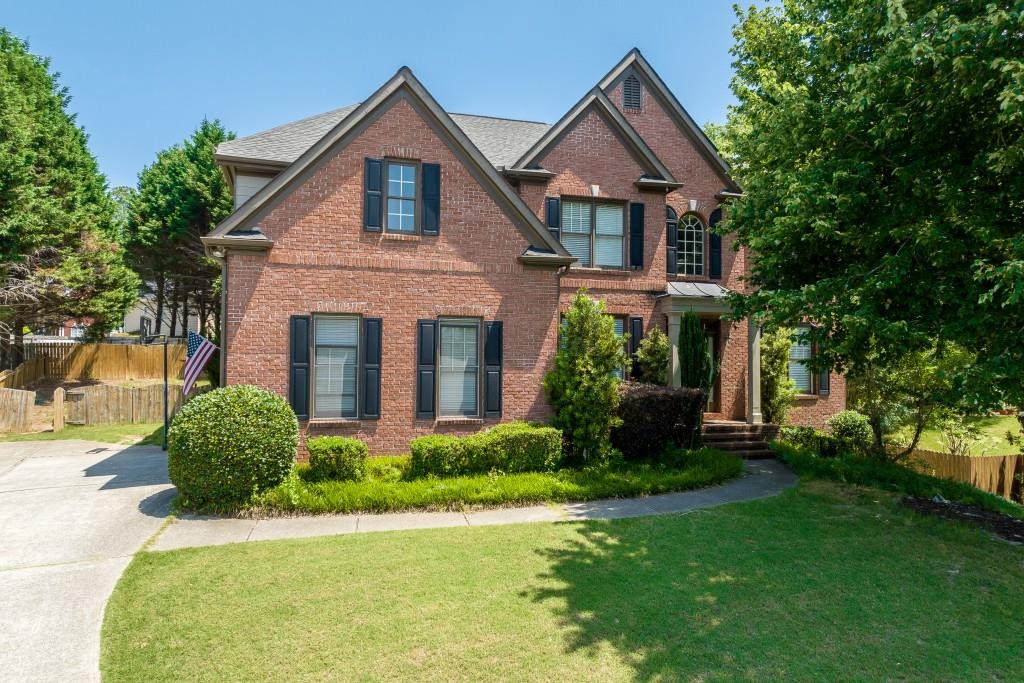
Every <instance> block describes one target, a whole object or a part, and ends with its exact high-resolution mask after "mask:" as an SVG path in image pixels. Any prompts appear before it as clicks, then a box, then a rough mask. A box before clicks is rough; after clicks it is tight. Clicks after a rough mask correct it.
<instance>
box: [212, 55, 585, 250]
mask: <svg viewBox="0 0 1024 683" xmlns="http://www.w3.org/2000/svg"><path fill="white" fill-rule="evenodd" d="M396 98H405V99H407V100H408V101H409V103H410V104H412V105H413V106H414V107H416V108H418V109H419V110H420V112H421V114H422V115H423V116H425V117H428V118H430V119H431V121H432V123H433V124H434V125H436V126H437V127H438V128H439V129H440V130H441V131H442V132H443V133H444V134H447V136H448V137H449V138H450V141H449V144H451V145H452V149H453V150H455V151H456V152H457V153H459V154H460V155H461V156H462V157H463V162H464V163H466V164H467V165H469V166H471V167H475V168H476V170H477V171H478V172H479V176H478V178H479V181H480V183H481V185H482V186H483V188H484V189H485V190H487V191H488V192H489V193H490V195H491V197H492V198H493V199H494V200H495V202H496V203H497V204H498V206H499V207H500V208H501V209H503V210H504V211H505V213H506V214H507V215H508V216H509V217H510V218H511V219H512V221H513V223H515V225H516V227H517V228H519V230H520V231H521V232H522V233H523V235H524V236H525V237H526V239H527V241H528V242H529V243H530V245H532V247H533V249H527V252H529V254H528V256H529V260H530V261H531V262H538V261H539V260H541V259H545V260H546V261H547V262H548V263H551V264H552V265H563V264H568V263H571V262H572V261H575V258H574V257H572V256H571V255H570V254H569V253H568V252H567V251H566V250H565V248H564V247H563V246H562V244H561V243H560V242H559V241H558V239H557V238H555V237H554V236H553V235H552V234H551V233H550V232H549V231H548V229H547V228H546V227H544V225H543V224H542V223H541V222H540V219H539V218H538V217H537V215H536V214H534V213H533V211H532V210H530V208H529V207H528V206H527V205H526V203H525V202H524V201H523V200H522V198H521V197H520V196H519V195H518V194H517V193H516V192H515V191H514V190H513V189H512V187H511V186H510V185H509V184H508V182H506V181H505V179H504V178H502V177H501V176H500V175H499V174H498V171H497V170H496V169H495V168H494V166H493V164H492V163H491V162H490V161H488V159H487V158H486V157H485V156H484V155H483V153H482V152H481V151H480V149H478V148H477V146H476V145H475V144H474V143H473V142H472V141H471V139H470V138H469V137H468V136H467V134H466V132H465V131H463V130H462V129H461V128H460V127H459V126H458V125H457V124H456V123H455V121H453V120H452V117H451V116H450V115H449V114H448V113H447V112H445V111H444V110H443V109H442V108H441V106H440V105H439V104H438V103H437V101H436V100H435V99H434V98H433V96H432V95H431V94H430V93H429V92H428V91H427V89H426V88H424V87H423V84H422V83H420V82H419V80H418V79H417V78H416V77H415V76H414V75H413V73H412V71H411V70H410V69H409V68H408V67H402V68H401V69H399V70H398V72H397V73H396V74H395V75H394V76H393V77H392V78H391V79H390V80H388V82H387V83H385V84H384V85H383V86H381V87H380V89H378V90H377V92H375V93H374V94H373V95H371V96H370V98H369V99H367V100H366V101H365V102H363V103H361V104H359V105H358V106H357V107H356V108H355V109H353V110H352V111H351V112H350V113H348V114H347V115H343V116H342V118H340V120H339V121H338V123H336V124H335V125H334V126H333V127H331V128H330V129H329V130H328V131H327V132H326V133H325V134H323V135H321V137H320V138H319V139H318V140H316V141H315V142H314V143H313V144H312V145H311V146H310V147H309V148H307V149H306V150H305V151H303V152H302V153H301V154H300V155H299V157H298V158H296V159H295V160H294V161H293V162H292V163H290V164H288V165H287V166H286V167H285V168H284V169H283V170H282V171H281V172H280V173H279V174H277V175H276V176H275V177H274V179H273V180H271V181H270V182H269V183H267V184H266V185H264V186H263V187H262V188H261V189H260V190H259V191H258V192H256V194H254V195H253V196H252V197H250V198H249V200H248V201H246V202H245V203H244V204H242V206H240V207H239V208H238V210H236V211H235V212H234V213H232V214H231V215H230V216H228V217H227V218H225V219H224V220H223V221H222V222H221V223H220V224H219V225H218V226H217V227H216V228H214V230H213V231H212V232H211V233H210V234H209V235H208V236H206V237H204V238H203V243H204V244H206V245H207V246H209V247H221V248H222V247H233V246H235V245H238V246H240V247H242V248H260V246H261V244H262V245H264V246H263V248H265V247H266V246H269V245H270V244H271V241H270V240H269V239H267V238H266V237H265V236H264V235H263V234H262V233H261V232H260V231H259V226H258V225H256V221H257V220H258V219H260V218H261V217H262V216H265V215H266V214H267V213H268V212H269V211H270V210H271V209H272V208H273V206H275V205H276V203H277V202H278V201H280V200H281V199H283V198H284V197H285V196H287V195H288V194H289V193H290V191H291V190H292V188H293V187H294V186H295V185H297V184H299V183H301V182H302V181H303V180H304V178H305V177H306V175H307V174H308V173H311V172H312V171H313V170H314V169H315V168H316V167H317V166H318V165H319V164H321V163H323V162H324V161H326V160H327V159H329V158H330V157H331V156H332V154H333V153H334V152H335V151H336V150H337V149H339V148H341V147H343V146H344V145H346V144H348V142H350V141H351V140H352V139H354V138H355V136H357V135H358V134H359V133H360V132H361V129H360V124H361V123H362V122H363V121H364V120H366V119H367V117H369V116H370V115H372V114H374V113H375V112H377V111H378V110H380V109H382V108H385V107H387V106H390V105H391V104H392V103H393V102H394V101H396ZM317 125H322V123H320V122H318V123H316V124H312V127H314V128H315V127H316V126H317ZM307 127H308V126H307ZM281 128H285V126H282V127H281ZM245 233H247V234H245ZM241 234H244V237H241V236H235V235H241Z"/></svg>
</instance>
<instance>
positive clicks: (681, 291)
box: [664, 282, 729, 299]
mask: <svg viewBox="0 0 1024 683" xmlns="http://www.w3.org/2000/svg"><path fill="white" fill-rule="evenodd" d="M728 295H729V290H728V289H726V288H725V287H723V286H722V285H719V284H716V283H714V282H669V283H668V285H667V286H666V287H665V294H664V296H671V297H685V298H692V299H724V298H725V297H726V296H728Z"/></svg>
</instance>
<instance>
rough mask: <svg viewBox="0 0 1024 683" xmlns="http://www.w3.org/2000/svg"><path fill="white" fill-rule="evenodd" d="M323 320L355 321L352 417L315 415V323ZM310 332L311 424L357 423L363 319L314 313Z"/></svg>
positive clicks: (361, 389) (352, 316)
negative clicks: (354, 379)
mask: <svg viewBox="0 0 1024 683" xmlns="http://www.w3.org/2000/svg"><path fill="white" fill-rule="evenodd" d="M324 318H350V319H354V320H355V321H356V409H355V414H354V415H348V416H341V417H338V416H331V417H320V416H317V414H316V346H317V344H316V323H317V320H318V319H319V320H323V319H324ZM312 320H313V325H312V330H310V332H311V334H310V335H309V337H310V355H309V361H310V363H309V388H310V391H309V418H310V420H311V421H313V422H342V421H353V422H354V421H358V420H359V418H360V412H359V406H360V405H362V403H361V401H362V398H363V382H362V377H361V375H362V373H361V372H360V367H361V363H360V359H361V358H362V355H361V354H362V352H363V317H362V316H361V315H359V314H355V313H314V314H313V317H312Z"/></svg>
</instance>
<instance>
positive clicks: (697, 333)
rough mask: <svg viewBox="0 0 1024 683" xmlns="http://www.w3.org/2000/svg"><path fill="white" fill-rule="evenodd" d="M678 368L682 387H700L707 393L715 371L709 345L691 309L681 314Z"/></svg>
mask: <svg viewBox="0 0 1024 683" xmlns="http://www.w3.org/2000/svg"><path fill="white" fill-rule="evenodd" d="M679 369H680V373H681V375H682V377H681V380H680V384H681V385H682V386H684V387H690V388H692V389H700V390H701V391H703V392H704V394H705V395H707V394H708V392H710V391H711V387H712V386H714V384H715V375H716V374H717V371H716V369H715V366H714V363H713V362H712V361H711V345H710V342H709V341H708V338H707V336H706V335H705V334H704V326H703V325H701V323H700V318H699V317H697V314H696V313H694V312H693V311H688V312H687V313H685V314H684V315H683V317H682V320H681V325H680V326H679Z"/></svg>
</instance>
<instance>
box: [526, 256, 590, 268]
mask: <svg viewBox="0 0 1024 683" xmlns="http://www.w3.org/2000/svg"><path fill="white" fill-rule="evenodd" d="M517 259H518V260H519V262H520V263H524V264H526V265H531V266H552V267H561V266H570V265H572V264H573V263H576V261H578V260H579V259H577V258H576V257H575V256H560V255H558V254H520V255H519V256H518V257H517Z"/></svg>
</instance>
